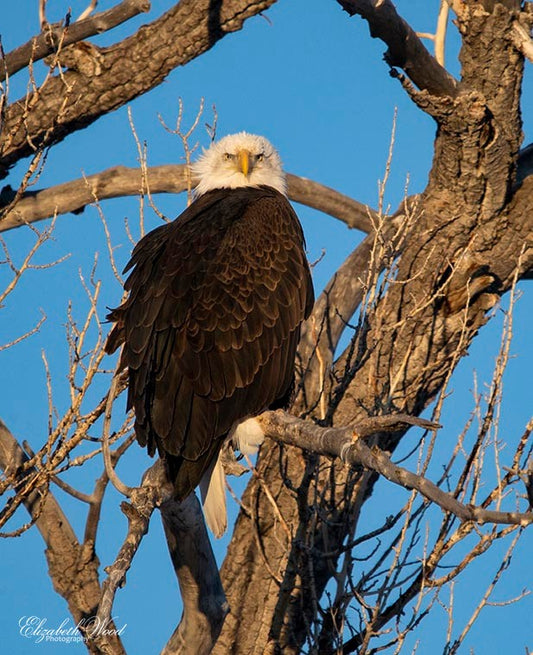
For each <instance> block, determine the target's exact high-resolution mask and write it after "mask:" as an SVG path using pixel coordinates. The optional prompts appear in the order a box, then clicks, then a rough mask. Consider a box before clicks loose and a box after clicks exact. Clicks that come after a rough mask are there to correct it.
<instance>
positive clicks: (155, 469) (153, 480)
mask: <svg viewBox="0 0 533 655" xmlns="http://www.w3.org/2000/svg"><path fill="white" fill-rule="evenodd" d="M169 493H171V490H169V488H168V482H167V480H166V476H165V473H164V469H163V464H162V463H161V461H160V460H157V461H156V462H155V464H153V465H152V466H151V467H150V468H149V469H148V470H147V471H146V473H145V474H144V476H143V481H142V484H141V486H140V487H137V488H135V489H133V490H132V491H131V496H130V502H129V503H127V502H123V503H122V505H121V509H122V511H123V512H124V514H125V515H126V517H127V519H128V533H127V535H126V538H125V540H124V543H123V544H122V547H121V548H120V550H119V552H118V555H117V557H116V558H115V561H114V563H113V564H112V565H111V566H107V567H106V569H105V571H106V573H107V578H106V580H104V582H103V583H102V599H101V601H100V604H99V606H98V614H97V619H98V621H97V623H99V625H107V623H108V622H109V619H110V617H111V612H112V609H113V601H114V599H115V594H116V592H117V589H119V588H120V587H122V585H123V584H124V580H125V577H126V573H127V571H128V569H129V568H130V566H131V563H132V561H133V558H134V556H135V553H136V552H137V549H138V548H139V546H140V544H141V541H142V538H143V537H144V535H145V534H146V532H147V531H148V525H149V523H150V517H151V515H152V512H153V511H154V509H155V508H156V506H157V505H159V504H160V503H161V502H162V500H163V498H164V497H165V494H166V495H168V494H169Z"/></svg>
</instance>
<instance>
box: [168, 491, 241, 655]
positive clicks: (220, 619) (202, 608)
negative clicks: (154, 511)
mask: <svg viewBox="0 0 533 655" xmlns="http://www.w3.org/2000/svg"><path fill="white" fill-rule="evenodd" d="M160 509H161V516H162V519H163V526H164V528H165V535H166V537H167V544H168V549H169V552H170V556H171V558H172V563H173V564H174V570H175V571H176V575H177V577H178V582H179V585H180V591H181V598H182V600H183V616H182V618H181V621H180V623H179V625H178V627H177V628H176V630H175V631H174V633H173V634H172V636H171V638H170V639H169V641H168V643H167V645H166V646H165V648H164V649H163V653H162V655H173V654H174V653H194V654H195V655H208V654H209V653H210V652H211V650H212V648H213V646H214V644H215V642H216V640H217V639H218V635H219V634H220V631H221V630H222V626H223V624H224V619H225V618H226V615H227V613H228V612H229V605H228V602H227V600H226V596H225V594H224V589H223V587H222V582H221V580H220V575H219V573H218V567H217V563H216V560H215V556H214V554H213V549H212V548H211V543H210V541H209V537H208V534H207V530H206V527H205V521H204V516H203V513H202V510H201V508H200V503H199V502H198V498H197V497H196V494H194V493H192V494H190V496H188V497H187V498H186V499H185V500H184V501H183V502H181V503H177V502H176V501H174V500H168V501H165V502H164V503H163V504H162V505H161V508H160Z"/></svg>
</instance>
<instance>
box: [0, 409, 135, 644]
mask: <svg viewBox="0 0 533 655" xmlns="http://www.w3.org/2000/svg"><path fill="white" fill-rule="evenodd" d="M27 461H28V458H27V457H26V455H25V453H24V451H23V450H22V448H21V447H20V446H19V444H18V442H17V440H16V439H15V438H14V437H13V435H12V434H11V432H10V431H9V430H8V429H7V427H6V425H5V424H4V423H3V421H2V420H0V468H2V469H3V470H4V475H5V477H6V478H7V477H12V478H13V480H14V482H13V485H12V486H13V487H14V488H15V490H16V486H17V483H20V482H21V481H22V480H23V479H24V478H25V477H27V476H28V475H29V474H30V473H35V472H36V471H35V470H34V469H33V468H31V469H29V470H28V471H24V464H25V462H27ZM43 493H44V494H45V495H44V496H43ZM23 503H24V506H25V507H26V509H27V510H28V513H29V514H30V516H31V517H32V519H33V520H34V521H35V525H36V526H37V529H38V530H39V532H40V533H41V536H42V538H43V540H44V542H45V544H46V551H45V554H46V559H47V561H48V571H49V575H50V578H51V580H52V583H53V585H54V589H55V590H56V591H57V593H59V594H60V595H61V596H63V598H64V599H65V600H66V601H67V603H68V607H69V610H70V612H71V614H72V616H73V618H74V621H75V623H81V625H80V628H82V629H83V625H84V621H87V620H88V619H91V618H93V617H94V616H95V614H96V608H97V606H98V602H99V600H100V591H101V590H100V584H99V581H98V566H99V562H98V558H97V557H96V554H95V552H94V544H93V543H89V542H88V543H84V544H80V543H79V542H78V540H77V538H76V535H75V533H74V530H73V529H72V527H71V525H70V523H69V521H68V519H67V517H66V516H65V514H64V513H63V511H62V509H61V507H60V506H59V504H58V503H57V501H56V499H55V498H54V495H53V494H52V493H51V492H50V491H49V490H44V491H43V490H42V489H34V490H33V491H31V492H30V493H29V494H28V495H27V496H26V497H25V498H24V500H23ZM91 625H92V624H91V623H90V622H89V623H87V628H88V629H89V630H90V627H91ZM106 628H107V629H108V633H107V634H106V635H105V636H99V637H98V638H97V639H95V640H93V641H92V643H91V644H89V645H88V647H89V650H90V652H91V653H94V654H95V655H96V654H103V653H105V652H113V653H116V655H121V654H122V653H124V652H125V651H124V649H123V647H122V644H121V641H120V637H119V635H118V634H117V630H115V627H114V624H113V622H112V621H108V622H107V624H106ZM87 636H88V637H90V634H87ZM106 648H107V649H109V648H111V649H112V650H111V651H110V650H107V651H106Z"/></svg>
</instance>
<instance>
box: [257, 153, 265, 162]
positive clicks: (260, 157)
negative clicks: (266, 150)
mask: <svg viewBox="0 0 533 655" xmlns="http://www.w3.org/2000/svg"><path fill="white" fill-rule="evenodd" d="M264 158H265V155H264V154H263V153H262V152H261V153H259V154H258V155H257V161H263V159H264Z"/></svg>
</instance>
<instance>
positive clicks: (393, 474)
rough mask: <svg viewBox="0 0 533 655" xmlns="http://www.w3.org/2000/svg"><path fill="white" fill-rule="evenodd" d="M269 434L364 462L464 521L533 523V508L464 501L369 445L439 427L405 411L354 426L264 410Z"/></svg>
mask: <svg viewBox="0 0 533 655" xmlns="http://www.w3.org/2000/svg"><path fill="white" fill-rule="evenodd" d="M259 420H260V422H261V425H262V427H263V429H264V430H265V432H266V434H268V436H270V437H272V438H273V439H276V440H277V441H281V442H283V443H285V444H289V445H292V446H297V447H298V448H303V449H305V450H309V451H311V452H314V453H317V454H319V455H329V456H331V457H339V458H340V459H342V460H343V461H344V462H346V463H347V464H348V465H350V466H355V467H356V466H362V467H364V468H366V469H368V470H371V471H376V472H377V473H379V474H380V475H382V476H383V477H385V478H387V480H390V481H391V482H394V483H395V484H397V485H400V486H402V487H404V488H406V489H416V491H418V492H419V493H421V494H422V495H423V496H424V497H425V498H427V500H429V501H431V502H434V503H436V504H437V505H438V506H439V507H440V508H441V509H442V510H443V511H445V512H451V513H452V514H454V515H455V516H457V518H459V519H460V520H461V521H473V522H475V523H478V524H480V525H482V524H484V523H495V524H509V525H520V526H526V525H529V524H531V523H533V512H523V513H522V512H499V511H492V510H488V509H484V508H482V507H474V506H472V505H464V504H462V503H460V502H459V501H458V500H457V499H456V498H455V497H454V496H452V495H451V494H449V493H446V492H444V491H442V489H440V488H439V487H437V486H436V485H435V484H433V482H431V481H430V480H428V479H427V478H424V477H422V476H420V475H417V474H416V473H412V472H411V471H408V470H407V469H404V468H402V467H401V466H397V465H396V464H394V463H393V462H392V461H391V459H390V457H388V455H387V454H386V453H385V452H383V451H382V450H380V449H379V448H377V447H373V448H370V447H369V446H367V445H366V443H365V440H366V439H367V438H368V437H371V436H374V435H377V434H379V433H383V432H399V431H405V429H406V428H408V427H409V426H412V425H415V426H418V427H422V428H424V429H427V430H434V429H437V428H438V427H440V426H438V425H436V424H435V423H432V422H431V421H427V420H425V419H421V418H417V417H414V416H408V415H406V414H398V415H389V416H372V417H369V418H367V419H366V420H364V421H360V422H359V423H358V424H357V425H356V426H353V427H345V428H323V427H320V426H318V425H314V424H312V423H311V422H309V421H303V420H302V419H299V418H296V417H294V416H291V415H290V414H287V413H286V412H283V411H281V410H278V411H275V412H265V413H264V414H262V415H261V417H260V418H259Z"/></svg>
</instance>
